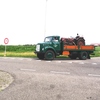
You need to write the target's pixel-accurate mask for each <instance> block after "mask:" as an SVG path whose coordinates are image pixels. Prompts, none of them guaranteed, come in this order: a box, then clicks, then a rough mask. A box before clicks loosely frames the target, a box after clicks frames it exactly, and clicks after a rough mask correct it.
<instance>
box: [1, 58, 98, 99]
mask: <svg viewBox="0 0 100 100" xmlns="http://www.w3.org/2000/svg"><path fill="white" fill-rule="evenodd" d="M0 70H3V71H6V72H8V73H10V74H11V75H12V76H13V77H14V82H13V83H12V84H11V85H10V86H9V87H8V88H6V89H5V90H3V91H1V92H0V100H100V57H98V58H92V59H89V60H70V59H56V60H53V61H44V60H42V61H41V60H38V59H36V58H35V59H34V58H14V57H0Z"/></svg>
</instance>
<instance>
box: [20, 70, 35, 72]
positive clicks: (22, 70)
mask: <svg viewBox="0 0 100 100" xmlns="http://www.w3.org/2000/svg"><path fill="white" fill-rule="evenodd" d="M20 70H22V71H31V72H32V71H33V72H35V71H36V70H33V69H20Z"/></svg>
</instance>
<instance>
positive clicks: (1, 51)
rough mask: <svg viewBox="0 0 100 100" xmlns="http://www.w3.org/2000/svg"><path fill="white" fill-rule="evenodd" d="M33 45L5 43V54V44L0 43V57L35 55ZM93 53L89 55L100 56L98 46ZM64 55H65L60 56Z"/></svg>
mask: <svg viewBox="0 0 100 100" xmlns="http://www.w3.org/2000/svg"><path fill="white" fill-rule="evenodd" d="M34 51H35V45H16V46H15V45H7V46H6V54H5V46H4V45H0V56H1V57H4V56H6V57H30V58H32V57H36V54H34ZM94 54H95V55H91V57H100V46H99V47H95V51H94ZM61 57H65V56H61Z"/></svg>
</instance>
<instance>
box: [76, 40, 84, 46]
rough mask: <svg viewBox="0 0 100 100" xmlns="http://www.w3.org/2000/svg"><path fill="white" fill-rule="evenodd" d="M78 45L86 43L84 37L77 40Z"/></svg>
mask: <svg viewBox="0 0 100 100" xmlns="http://www.w3.org/2000/svg"><path fill="white" fill-rule="evenodd" d="M77 45H78V46H83V45H85V41H84V40H83V39H79V40H78V41H77Z"/></svg>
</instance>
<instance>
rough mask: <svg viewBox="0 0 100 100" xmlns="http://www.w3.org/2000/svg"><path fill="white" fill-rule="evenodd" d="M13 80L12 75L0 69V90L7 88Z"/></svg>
mask: <svg viewBox="0 0 100 100" xmlns="http://www.w3.org/2000/svg"><path fill="white" fill-rule="evenodd" d="M13 80H14V79H13V77H12V76H11V75H10V74H9V73H7V72H4V71H1V70H0V91H1V90H4V89H5V88H7V87H8V86H9V85H10V84H11V83H12V82H13Z"/></svg>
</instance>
